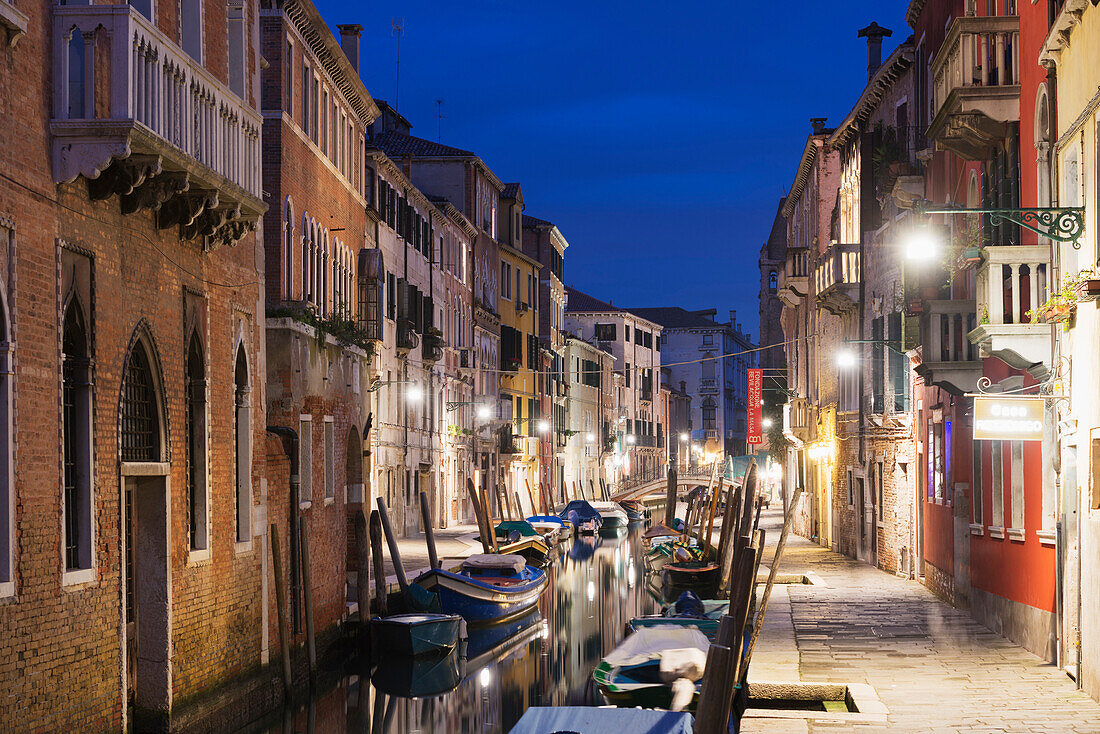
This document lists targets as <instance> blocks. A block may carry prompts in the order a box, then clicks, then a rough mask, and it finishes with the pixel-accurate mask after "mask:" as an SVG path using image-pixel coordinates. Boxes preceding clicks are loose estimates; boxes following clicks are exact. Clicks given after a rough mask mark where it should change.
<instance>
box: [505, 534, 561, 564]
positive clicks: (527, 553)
mask: <svg viewBox="0 0 1100 734" xmlns="http://www.w3.org/2000/svg"><path fill="white" fill-rule="evenodd" d="M555 547H557V546H556V544H554V545H551V544H550V543H548V542H547V540H546V539H545V538H543V537H542V536H541V535H535V536H534V537H529V538H523V539H522V540H517V541H515V542H514V543H508V544H506V545H502V546H500V548H499V550H500V552H501V553H503V554H515V555H519V556H523V559H524V560H525V561H527V563H528V564H530V565H532V566H538V567H539V568H542V567H544V566H546V565H547V564H549V563H550V561H551V560H552V559H553V549H554V548H555Z"/></svg>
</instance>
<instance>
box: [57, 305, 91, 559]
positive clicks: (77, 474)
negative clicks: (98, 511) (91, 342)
mask: <svg viewBox="0 0 1100 734" xmlns="http://www.w3.org/2000/svg"><path fill="white" fill-rule="evenodd" d="M62 352H63V358H62V384H63V414H62V422H63V424H64V425H63V433H64V435H63V442H64V443H63V447H62V448H63V451H64V492H63V497H62V500H63V503H64V507H63V511H64V515H65V569H66V570H68V571H72V570H76V569H82V568H91V567H92V542H91V533H92V504H91V499H92V434H91V427H92V385H91V384H90V383H91V359H90V357H91V355H90V353H89V349H88V332H87V328H86V326H85V321H84V308H83V306H82V305H81V303H80V301H79V300H77V299H76V298H73V299H72V300H71V301H69V305H68V307H67V308H66V310H65V322H64V331H63V335H62Z"/></svg>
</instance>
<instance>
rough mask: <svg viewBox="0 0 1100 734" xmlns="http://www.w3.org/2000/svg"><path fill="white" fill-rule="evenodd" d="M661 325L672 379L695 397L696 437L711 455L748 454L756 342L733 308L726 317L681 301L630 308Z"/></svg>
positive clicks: (693, 423) (665, 358)
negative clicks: (750, 376) (684, 305)
mask: <svg viewBox="0 0 1100 734" xmlns="http://www.w3.org/2000/svg"><path fill="white" fill-rule="evenodd" d="M630 312H631V313H634V314H637V315H638V316H641V317H643V318H646V319H648V320H650V321H652V322H654V323H657V324H660V325H661V327H662V332H661V333H662V336H661V344H662V356H663V357H664V361H665V363H666V364H667V365H668V368H669V370H670V372H671V375H672V381H673V383H674V384H679V383H680V382H681V381H682V382H684V383H685V385H686V386H687V392H688V393H689V394H691V395H693V396H694V400H692V405H691V417H692V425H693V426H694V427H695V433H694V436H693V439H694V440H695V441H697V442H702V443H703V450H704V451H705V452H706V453H708V454H716V453H725V454H728V455H730V456H741V455H742V454H744V453H745V436H746V423H747V420H748V413H747V406H748V377H747V373H746V370H748V369H749V368H750V367H755V366H756V353H755V352H754V351H753V350H754V349H755V348H756V345H755V344H753V343H752V340H751V339H750V338H749V335H748V334H745V333H744V332H742V331H741V327H740V326H738V324H737V314H736V312H734V311H730V320H729V321H728V322H725V323H723V322H720V321H715V316H716V314H717V313H718V312H717V311H716V310H715V309H706V310H703V311H688V310H686V309H683V308H680V307H678V306H671V307H659V308H631V309H630Z"/></svg>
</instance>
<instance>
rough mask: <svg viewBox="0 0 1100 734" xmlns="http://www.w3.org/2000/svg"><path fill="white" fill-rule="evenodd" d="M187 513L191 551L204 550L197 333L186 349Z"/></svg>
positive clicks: (201, 363) (202, 374) (202, 400)
mask: <svg viewBox="0 0 1100 734" xmlns="http://www.w3.org/2000/svg"><path fill="white" fill-rule="evenodd" d="M186 428H187V455H186V456H185V457H184V459H185V461H186V469H187V514H188V517H189V520H190V523H189V526H188V528H189V539H190V540H189V543H190V548H191V550H193V551H197V550H205V549H206V548H207V543H208V541H207V538H208V535H207V526H206V519H207V516H208V515H207V505H206V497H207V492H206V487H207V484H206V476H207V474H206V457H207V444H206V362H205V360H204V359H203V351H202V345H201V344H200V343H199V337H198V334H192V335H191V344H190V346H189V347H188V349H187V402H186Z"/></svg>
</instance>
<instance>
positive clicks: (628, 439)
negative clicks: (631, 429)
mask: <svg viewBox="0 0 1100 734" xmlns="http://www.w3.org/2000/svg"><path fill="white" fill-rule="evenodd" d="M626 442H627V443H634V434H633V433H628V434H627V436H626Z"/></svg>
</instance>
